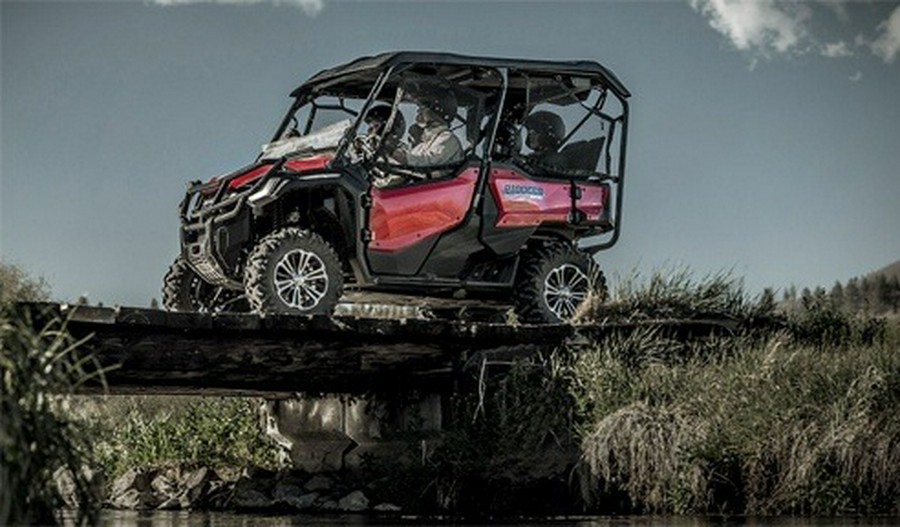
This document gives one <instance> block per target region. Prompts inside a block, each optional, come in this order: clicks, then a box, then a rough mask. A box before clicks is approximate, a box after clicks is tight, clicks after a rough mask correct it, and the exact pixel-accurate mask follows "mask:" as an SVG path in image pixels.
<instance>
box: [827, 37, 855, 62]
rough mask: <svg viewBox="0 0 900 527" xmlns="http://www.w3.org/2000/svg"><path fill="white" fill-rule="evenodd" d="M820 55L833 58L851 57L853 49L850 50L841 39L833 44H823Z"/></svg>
mask: <svg viewBox="0 0 900 527" xmlns="http://www.w3.org/2000/svg"><path fill="white" fill-rule="evenodd" d="M822 55H825V56H826V57H830V58H833V59H836V58H839V57H852V56H853V50H851V49H850V46H849V45H847V43H846V42H844V41H843V40H842V41H840V42H835V43H833V44H825V46H824V47H823V48H822Z"/></svg>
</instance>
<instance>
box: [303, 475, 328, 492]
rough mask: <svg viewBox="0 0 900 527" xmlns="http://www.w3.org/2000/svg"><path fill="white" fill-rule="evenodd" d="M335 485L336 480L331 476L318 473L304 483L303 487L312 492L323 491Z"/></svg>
mask: <svg viewBox="0 0 900 527" xmlns="http://www.w3.org/2000/svg"><path fill="white" fill-rule="evenodd" d="M333 485H334V482H332V481H331V478H329V477H328V476H323V475H321V474H317V475H315V476H313V477H312V478H310V480H309V481H307V482H306V484H305V485H303V488H304V489H306V490H308V491H310V492H322V491H328V490H331V487H332V486H333Z"/></svg>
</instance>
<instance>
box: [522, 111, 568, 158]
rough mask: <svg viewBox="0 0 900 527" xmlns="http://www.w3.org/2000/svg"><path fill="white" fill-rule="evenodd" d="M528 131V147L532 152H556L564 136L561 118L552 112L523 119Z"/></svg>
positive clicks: (543, 112)
mask: <svg viewBox="0 0 900 527" xmlns="http://www.w3.org/2000/svg"><path fill="white" fill-rule="evenodd" d="M524 125H525V128H526V129H527V130H528V140H527V144H528V147H529V148H531V149H532V150H556V148H557V147H559V144H560V143H561V142H562V140H563V138H564V137H565V136H566V125H565V123H563V120H562V117H560V116H558V115H556V114H555V113H553V112H548V111H539V112H534V113H533V114H531V115H529V116H528V117H526V118H525V123H524Z"/></svg>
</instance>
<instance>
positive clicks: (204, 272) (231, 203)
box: [180, 183, 252, 290]
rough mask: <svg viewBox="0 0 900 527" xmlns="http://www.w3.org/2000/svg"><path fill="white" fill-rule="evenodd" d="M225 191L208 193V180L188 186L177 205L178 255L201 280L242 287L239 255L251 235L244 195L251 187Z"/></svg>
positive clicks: (222, 285) (228, 286) (223, 285)
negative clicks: (179, 253)
mask: <svg viewBox="0 0 900 527" xmlns="http://www.w3.org/2000/svg"><path fill="white" fill-rule="evenodd" d="M221 186H222V187H225V184H224V183H223V184H222V185H221ZM224 192H225V191H224V190H222V189H219V190H217V191H215V192H213V193H210V192H209V184H194V185H192V186H191V187H190V188H188V191H187V194H186V195H185V197H184V200H182V202H181V205H180V216H181V255H182V257H183V258H184V260H185V261H186V262H187V264H188V265H189V266H190V267H191V269H193V270H194V271H195V272H196V273H197V274H198V275H199V276H200V277H201V278H202V279H203V280H204V281H206V282H208V283H210V284H213V285H216V286H219V287H224V288H227V289H234V290H241V289H243V284H242V277H241V273H240V269H241V258H242V257H243V249H244V247H246V244H247V242H248V241H249V239H250V221H251V213H250V210H249V208H248V207H247V197H248V196H249V195H250V194H251V192H252V189H248V190H246V191H243V192H239V193H235V194H229V195H227V196H224V197H223V196H222V194H224Z"/></svg>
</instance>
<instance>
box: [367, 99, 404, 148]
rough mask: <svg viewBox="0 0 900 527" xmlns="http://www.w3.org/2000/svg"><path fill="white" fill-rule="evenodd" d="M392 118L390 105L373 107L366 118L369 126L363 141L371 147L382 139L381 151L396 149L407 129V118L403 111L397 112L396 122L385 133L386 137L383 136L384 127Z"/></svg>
mask: <svg viewBox="0 0 900 527" xmlns="http://www.w3.org/2000/svg"><path fill="white" fill-rule="evenodd" d="M390 118H391V107H390V105H387V104H379V105H378V106H374V107H372V109H371V110H369V113H368V114H366V118H365V120H364V122H365V123H366V126H367V127H368V128H367V129H366V133H365V135H364V136H363V141H365V142H366V143H367V144H368V145H369V146H370V147H375V145H378V144H379V141H380V147H378V150H380V151H381V152H388V153H389V154H390V153H391V152H393V151H394V150H396V149H397V147H398V146H399V145H400V140H401V139H402V138H403V132H404V130H405V129H406V119H404V118H403V114H402V113H400V112H397V113H396V115H394V122H393V123H392V124H391V129H390V131H388V132H387V133H385V134H384V138H381V136H382V133H383V132H384V127H385V125H387V122H388V120H389V119H390Z"/></svg>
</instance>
